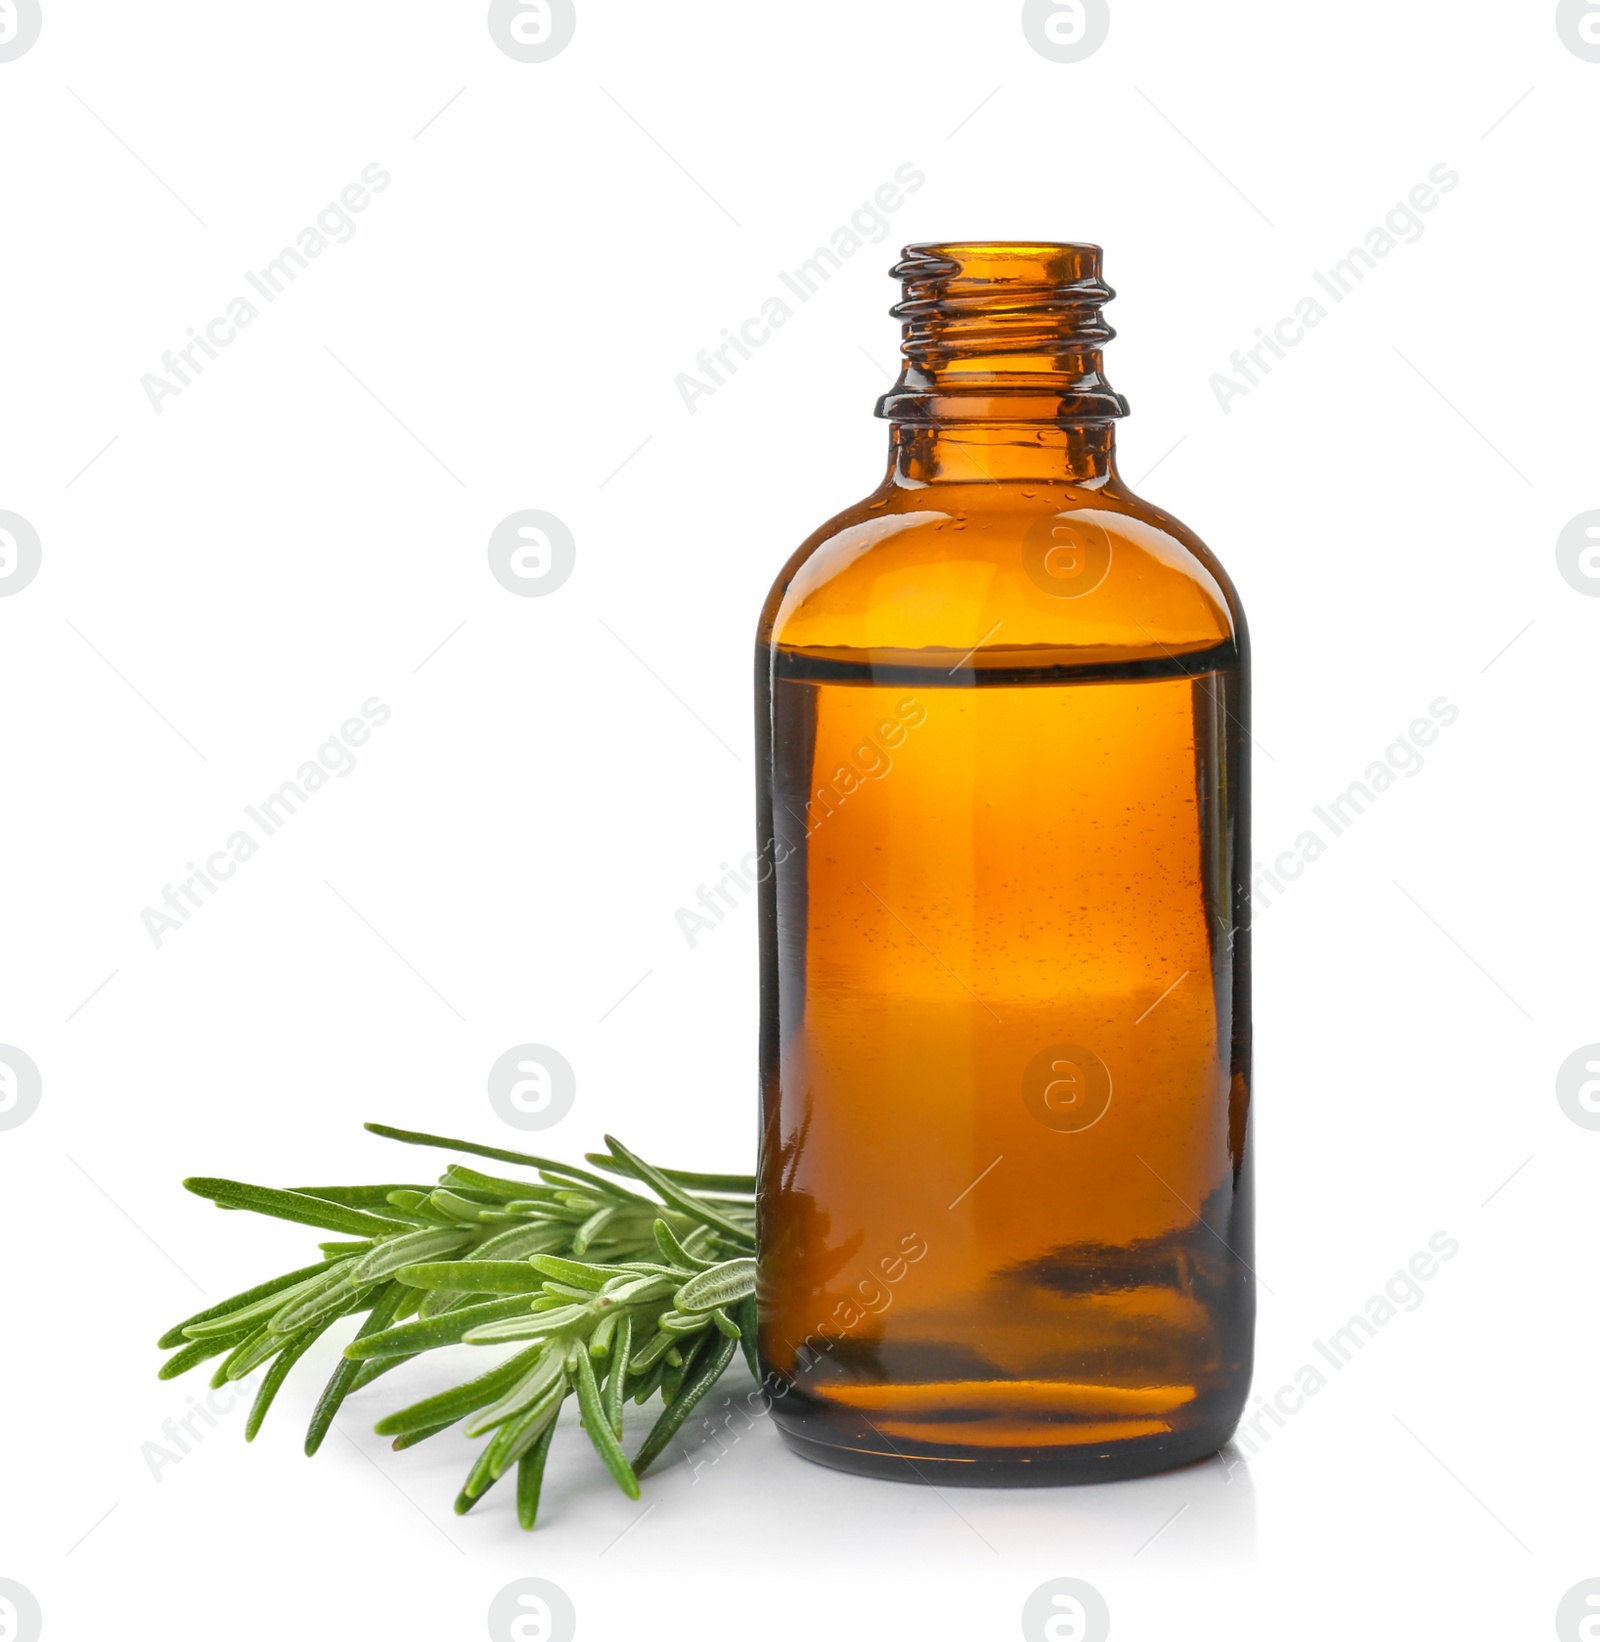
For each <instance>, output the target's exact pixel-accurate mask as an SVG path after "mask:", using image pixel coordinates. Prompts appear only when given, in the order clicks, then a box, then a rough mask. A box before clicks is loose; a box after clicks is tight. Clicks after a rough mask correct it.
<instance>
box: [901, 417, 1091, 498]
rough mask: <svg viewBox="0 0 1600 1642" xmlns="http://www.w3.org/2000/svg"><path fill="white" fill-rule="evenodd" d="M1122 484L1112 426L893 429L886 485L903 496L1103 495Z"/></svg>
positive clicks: (914, 425)
mask: <svg viewBox="0 0 1600 1642" xmlns="http://www.w3.org/2000/svg"><path fill="white" fill-rule="evenodd" d="M1116 477H1117V468H1116V428H1115V425H1114V424H1113V423H1110V422H1089V423H1074V424H1061V423H1046V422H1040V423H1033V422H955V423H943V424H941V423H938V422H891V424H890V426H889V471H888V474H887V475H886V482H887V483H889V484H892V485H896V486H899V487H901V488H903V489H921V488H922V487H923V486H925V485H938V484H947V485H948V484H963V485H970V484H1010V483H1033V484H1045V485H1078V486H1082V487H1084V488H1086V489H1090V490H1095V489H1099V488H1101V487H1102V486H1104V485H1106V484H1109V483H1112V482H1114V481H1115V479H1116Z"/></svg>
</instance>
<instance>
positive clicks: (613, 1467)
mask: <svg viewBox="0 0 1600 1642" xmlns="http://www.w3.org/2000/svg"><path fill="white" fill-rule="evenodd" d="M578 1407H579V1408H581V1409H582V1410H583V1428H584V1430H585V1431H587V1432H588V1433H589V1441H590V1442H592V1443H593V1444H594V1446H595V1452H596V1453H598V1454H599V1456H600V1458H601V1459H602V1460H604V1461H605V1466H606V1470H608V1471H609V1472H610V1473H611V1475H612V1476H613V1477H615V1478H616V1482H617V1487H619V1488H620V1489H621V1490H622V1491H623V1493H625V1494H626V1495H627V1496H628V1498H629V1499H638V1497H639V1479H638V1477H636V1476H635V1475H634V1471H633V1467H632V1466H631V1465H629V1464H628V1456H627V1455H626V1454H624V1453H623V1451H622V1444H621V1443H620V1442H618V1441H617V1434H616V1432H614V1431H613V1430H612V1429H611V1422H610V1421H609V1420H608V1419H607V1418H606V1414H605V1410H604V1409H603V1408H601V1406H600V1386H599V1384H598V1382H597V1381H596V1380H595V1377H594V1363H593V1362H592V1361H591V1359H590V1357H589V1353H588V1352H587V1351H585V1352H581V1353H580V1354H579V1356H578Z"/></svg>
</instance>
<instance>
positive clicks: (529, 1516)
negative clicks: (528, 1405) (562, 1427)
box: [517, 1420, 556, 1528]
mask: <svg viewBox="0 0 1600 1642" xmlns="http://www.w3.org/2000/svg"><path fill="white" fill-rule="evenodd" d="M555 1434H556V1422H555V1421H554V1420H552V1421H551V1422H550V1423H549V1424H548V1425H547V1426H546V1427H545V1428H544V1430H543V1431H541V1432H540V1433H539V1436H538V1438H537V1439H536V1440H535V1442H534V1445H533V1447H532V1448H530V1449H529V1450H528V1451H527V1453H526V1454H524V1455H523V1456H522V1458H521V1459H520V1460H518V1461H517V1521H518V1522H519V1523H521V1525H522V1526H523V1527H524V1528H532V1527H533V1524H534V1522H535V1520H536V1519H537V1517H538V1515H539V1489H540V1486H541V1484H542V1483H543V1481H544V1462H545V1459H546V1458H547V1457H548V1455H549V1453H550V1444H551V1442H552V1441H553V1440H554V1438H555Z"/></svg>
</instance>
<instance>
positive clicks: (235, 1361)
mask: <svg viewBox="0 0 1600 1642" xmlns="http://www.w3.org/2000/svg"><path fill="white" fill-rule="evenodd" d="M367 1128H368V1129H369V1130H371V1131H372V1132H373V1133H374V1134H378V1135H382V1136H385V1137H386V1138H388V1139H391V1140H398V1141H402V1142H405V1143H406V1144H408V1145H414V1146H435V1147H442V1148H444V1149H446V1150H449V1151H455V1152H463V1153H467V1154H469V1155H471V1156H475V1157H482V1158H492V1159H494V1160H496V1161H497V1162H501V1163H510V1164H514V1165H517V1166H520V1167H522V1168H525V1169H529V1170H532V1171H533V1173H534V1175H535V1176H536V1177H537V1178H535V1179H531V1180H519V1179H511V1178H506V1177H502V1176H499V1175H490V1174H485V1173H482V1172H481V1171H479V1170H477V1169H473V1168H470V1167H468V1166H467V1165H466V1164H464V1163H452V1164H451V1165H450V1166H449V1167H448V1168H447V1169H446V1170H445V1172H444V1173H443V1174H442V1175H441V1176H440V1177H439V1180H438V1182H437V1184H435V1185H433V1186H426V1185H420V1184H418V1185H411V1184H395V1185H380V1186H303V1187H299V1188H296V1189H293V1190H289V1191H283V1190H278V1189H275V1188H271V1187H264V1186H252V1185H247V1184H244V1183H242V1182H240V1181H235V1180H217V1179H211V1178H200V1179H191V1180H186V1181H185V1182H184V1185H185V1186H186V1187H187V1188H188V1189H189V1190H190V1191H192V1192H194V1193H196V1195H198V1196H200V1197H205V1198H209V1199H210V1200H211V1201H212V1202H214V1203H215V1204H217V1205H218V1207H220V1208H225V1209H244V1210H249V1211H251V1212H253V1213H256V1214H265V1215H270V1216H273V1217H275V1218H278V1219H282V1220H290V1221H294V1222H296V1223H298V1224H301V1225H306V1226H315V1227H318V1228H320V1229H322V1230H325V1231H331V1232H338V1233H340V1234H341V1237H340V1239H339V1240H338V1241H330V1242H325V1243H323V1244H322V1245H321V1249H322V1253H323V1256H324V1258H323V1259H322V1260H321V1261H319V1262H316V1263H314V1264H312V1265H309V1266H302V1267H300V1268H299V1269H298V1270H295V1271H291V1272H286V1273H284V1274H283V1275H282V1276H281V1277H275V1278H272V1279H270V1280H269V1281H267V1282H265V1283H258V1284H257V1285H256V1286H255V1287H253V1288H249V1289H246V1290H244V1291H243V1292H242V1293H239V1294H236V1295H234V1296H233V1297H232V1298H231V1299H228V1300H224V1301H222V1302H221V1303H220V1304H218V1305H214V1306H209V1307H207V1308H206V1309H205V1310H204V1311H201V1312H197V1313H196V1314H195V1315H194V1316H192V1317H189V1318H186V1319H185V1320H184V1321H183V1322H181V1323H178V1324H177V1325H175V1326H174V1327H173V1328H170V1329H168V1330H167V1332H166V1333H165V1334H163V1335H162V1336H161V1339H160V1340H159V1342H158V1344H159V1346H160V1347H161V1348H162V1349H164V1350H171V1351H172V1352H173V1355H172V1356H171V1357H169V1358H168V1359H167V1361H166V1363H165V1364H164V1365H163V1366H162V1369H161V1371H160V1372H161V1377H162V1378H163V1379H170V1378H172V1377H174V1376H176V1375H178V1374H181V1373H183V1372H185V1371H187V1370H188V1369H190V1368H192V1367H194V1366H196V1365H197V1364H198V1363H200V1362H202V1361H208V1360H210V1359H211V1358H213V1357H222V1358H223V1361H222V1363H221V1366H220V1367H218V1368H217V1370H216V1371H215V1374H214V1375H213V1379H212V1384H213V1385H218V1386H220V1385H222V1384H225V1383H226V1382H227V1381H229V1380H240V1379H243V1378H244V1377H245V1376H246V1375H247V1374H250V1373H252V1372H254V1371H255V1370H256V1369H259V1368H261V1367H262V1366H263V1365H270V1366H268V1369H267V1373H266V1376H265V1378H264V1379H263V1381H262V1384H261V1388H260V1390H259V1391H258V1393H257V1395H256V1400H255V1404H254V1406H253V1407H252V1408H251V1410H250V1414H249V1417H248V1419H247V1421H246V1424H245V1437H246V1439H247V1440H253V1439H254V1437H255V1435H256V1432H257V1431H259V1430H260V1428H261V1422H262V1420H263V1419H264V1418H265V1417H266V1414H267V1410H268V1409H269V1408H270V1407H271V1405H272V1401H273V1399H274V1397H275V1396H276V1395H277V1393H278V1390H279V1388H280V1387H281V1386H282V1384H283V1382H284V1380H285V1379H286V1378H287V1376H288V1374H289V1372H290V1370H291V1369H292V1368H293V1367H294V1365H295V1363H296V1362H298V1360H299V1359H300V1358H301V1357H302V1356H303V1355H304V1354H305V1352H306V1351H307V1350H309V1349H310V1347H311V1346H312V1345H313V1344H314V1343H315V1342H316V1341H317V1340H318V1339H319V1338H320V1337H321V1336H322V1334H324V1333H325V1332H326V1331H327V1330H328V1329H329V1328H331V1327H332V1326H333V1324H334V1323H335V1322H337V1321H338V1320H339V1319H340V1318H343V1317H348V1316H351V1315H363V1317H364V1320H363V1322H362V1324H361V1326H360V1328H359V1329H358V1331H357V1333H356V1336H355V1338H354V1339H353V1340H352V1341H351V1342H350V1344H349V1345H347V1346H346V1347H345V1351H344V1360H343V1361H342V1362H341V1363H340V1365H339V1367H338V1368H337V1370H335V1372H334V1374H333V1376H332V1378H331V1379H330V1380H329V1381H328V1383H327V1385H326V1386H325V1387H324V1389H323V1392H322V1395H321V1397H320V1398H319V1400H318V1402H317V1405H316V1409H315V1412H314V1413H313V1415H312V1418H311V1425H310V1428H309V1430H308V1431H307V1433H306V1443H305V1447H306V1452H307V1453H308V1454H314V1453H315V1452H316V1451H317V1449H318V1447H319V1446H320V1445H321V1442H322V1440H323V1438H324V1437H325V1436H326V1435H327V1433H328V1430H329V1428H330V1426H331V1425H332V1424H333V1420H334V1417H335V1415H337V1413H338V1412H339V1409H340V1407H341V1405H342V1404H343V1402H344V1400H345V1398H346V1397H348V1396H349V1395H350V1393H351V1392H352V1391H355V1390H358V1389H359V1388H360V1387H361V1386H363V1385H366V1384H368V1383H370V1382H371V1381H372V1380H374V1379H376V1378H377V1377H378V1376H379V1375H380V1374H383V1373H385V1372H387V1371H388V1370H389V1369H391V1368H394V1367H397V1366H398V1365H400V1364H401V1363H404V1362H407V1361H409V1360H410V1359H411V1358H413V1357H416V1356H418V1355H420V1354H421V1353H422V1352H424V1351H429V1350H433V1349H434V1348H436V1347H438V1346H441V1345H453V1344H456V1343H457V1342H461V1341H465V1342H466V1343H467V1344H469V1345H497V1344H502V1343H507V1342H510V1343H517V1344H519V1346H520V1349H519V1350H518V1351H516V1352H515V1353H514V1354H513V1355H512V1356H510V1357H507V1358H506V1359H505V1360H504V1361H503V1362H500V1363H497V1364H496V1365H495V1366H493V1367H492V1368H490V1369H489V1370H488V1371H487V1372H485V1373H481V1374H479V1375H477V1376H476V1377H475V1378H473V1379H471V1380H468V1381H466V1382H465V1383H464V1384H462V1385H459V1386H456V1387H455V1388H453V1389H452V1390H449V1391H444V1392H440V1393H438V1394H436V1395H434V1396H431V1397H427V1398H424V1399H423V1400H422V1401H421V1402H418V1403H414V1404H412V1405H411V1406H409V1407H407V1408H402V1409H400V1410H398V1411H397V1412H395V1413H393V1414H390V1415H387V1416H386V1417H385V1418H384V1419H382V1420H380V1421H379V1422H378V1426H377V1430H378V1432H379V1433H380V1434H381V1435H383V1436H387V1437H392V1438H393V1441H394V1446H395V1447H396V1448H397V1449H398V1448H409V1447H411V1446H413V1445H414V1444H416V1443H419V1442H424V1441H426V1440H427V1439H428V1438H429V1437H432V1436H436V1435H437V1434H438V1433H439V1432H441V1431H445V1430H448V1429H449V1428H450V1427H451V1426H452V1425H455V1424H457V1423H459V1422H461V1421H463V1420H465V1421H467V1424H466V1427H465V1429H466V1433H467V1435H468V1436H472V1437H480V1436H481V1437H487V1438H488V1441H487V1443H486V1444H485V1446H484V1448H483V1450H482V1452H481V1453H480V1454H479V1456H478V1458H477V1460H476V1462H475V1463H474V1464H473V1466H472V1469H471V1470H470V1471H469V1473H468V1475H467V1478H466V1481H465V1482H464V1483H463V1485H462V1489H461V1493H460V1496H459V1497H458V1498H457V1500H456V1510H457V1511H458V1512H464V1511H469V1510H471V1509H472V1507H473V1506H474V1505H475V1504H477V1502H478V1501H479V1500H480V1499H482V1498H483V1496H484V1495H485V1494H486V1493H487V1492H488V1491H489V1489H490V1488H491V1487H492V1486H493V1485H494V1484H495V1483H496V1482H497V1481H499V1479H500V1478H501V1477H502V1476H504V1475H506V1473H507V1472H509V1471H512V1470H515V1472H516V1477H517V1516H518V1520H519V1521H520V1522H521V1524H522V1526H523V1527H524V1528H531V1527H532V1526H533V1524H534V1519H535V1517H536V1516H537V1514H538V1507H539V1492H540V1486H541V1483H542V1480H543V1475H544V1465H545V1458H546V1456H547V1454H548V1453H549V1450H550V1443H551V1439H552V1437H553V1436H554V1433H555V1426H556V1420H557V1418H558V1416H559V1414H560V1411H561V1407H562V1404H563V1403H564V1402H565V1401H566V1399H567V1398H568V1397H569V1396H574V1395H575V1396H576V1397H577V1399H578V1407H579V1409H580V1411H581V1416H582V1425H583V1429H584V1431H585V1432H586V1433H587V1434H588V1437H589V1440H590V1442H591V1443H592V1444H593V1446H594V1449H595V1452H596V1453H597V1454H598V1455H599V1456H600V1459H601V1460H602V1462H603V1463H604V1464H605V1467H606V1469H607V1470H608V1471H609V1472H610V1473H611V1475H612V1477H613V1478H614V1479H615V1481H616V1483H617V1485H618V1486H619V1487H620V1488H621V1489H622V1490H623V1492H624V1493H626V1494H627V1495H629V1497H630V1498H633V1499H637V1498H638V1497H639V1480H638V1479H639V1476H640V1475H641V1474H642V1473H643V1472H644V1471H645V1470H646V1469H647V1467H648V1466H649V1465H650V1464H651V1462H652V1461H653V1460H655V1459H656V1458H658V1457H659V1455H660V1454H661V1453H662V1451H663V1450H664V1449H665V1448H666V1445H667V1443H668V1442H669V1441H670V1440H671V1438H672V1436H673V1435H674V1433H675V1432H676V1431H677V1430H678V1429H679V1428H680V1427H681V1426H682V1425H683V1423H684V1421H685V1420H686V1419H687V1418H688V1417H689V1415H690V1414H691V1413H692V1412H693V1410H694V1408H695V1407H696V1405H697V1404H699V1403H700V1401H701V1400H702V1399H703V1398H704V1397H705V1396H706V1395H707V1394H708V1393H709V1392H710V1391H711V1389H712V1388H713V1386H715V1385H716V1383H717V1381H718V1380H719V1379H720V1378H721V1377H722V1374H723V1371H724V1370H725V1369H726V1368H727V1367H728V1365H729V1364H730V1363H731V1362H732V1360H733V1357H734V1355H735V1353H736V1351H737V1350H738V1348H739V1347H740V1346H741V1345H742V1346H743V1348H744V1353H745V1358H746V1361H747V1362H748V1364H749V1365H750V1368H751V1371H752V1372H753V1373H755V1372H758V1371H757V1367H756V1358H755V1348H754V1338H753V1335H754V1329H755V1298H754V1296H755V1260H754V1259H753V1255H754V1252H755V1236H754V1220H755V1210H754V1192H755V1182H754V1180H753V1179H752V1178H751V1177H750V1176H748V1175H722V1174H696V1173H692V1172H688V1171H683V1170H674V1169H660V1168H656V1167H654V1166H653V1165H651V1164H649V1163H646V1162H645V1161H644V1159H643V1158H640V1157H638V1156H636V1155H635V1154H634V1153H633V1152H630V1151H629V1150H628V1149H627V1147H625V1146H624V1145H622V1143H621V1142H620V1141H617V1140H614V1139H612V1138H611V1137H610V1136H609V1135H608V1136H607V1137H606V1145H607V1147H608V1151H606V1152H604V1153H593V1152H591V1153H589V1154H588V1159H587V1160H588V1161H589V1162H591V1163H593V1164H594V1165H595V1166H596V1167H597V1168H599V1169H603V1170H605V1171H606V1174H605V1175H600V1174H595V1173H594V1172H592V1171H591V1170H588V1169H581V1168H574V1167H573V1166H572V1165H570V1164H565V1163H560V1162H557V1161H555V1160H553V1159H550V1158H544V1157H535V1156H531V1155H528V1154H526V1153H522V1152H514V1151H507V1150H505V1149H503V1148H500V1147H493V1146H479V1145H475V1144H473V1143H472V1142H469V1141H461V1140H450V1139H446V1138H444V1137H442V1136H438V1135H430V1134H420V1133H417V1132H415V1131H413V1130H407V1129H393V1128H390V1127H388V1126H387V1125H384V1124H379V1123H369V1124H368V1125H367ZM608 1176H609V1177H612V1178H608ZM618 1176H620V1177H621V1179H622V1180H626V1181H631V1182H632V1183H633V1184H634V1185H638V1186H642V1187H644V1188H646V1189H647V1190H648V1191H649V1192H651V1193H653V1194H654V1195H653V1196H645V1195H643V1193H641V1192H639V1191H635V1190H633V1189H632V1187H631V1186H625V1185H623V1184H622V1183H621V1181H619V1180H618V1179H617V1178H615V1177H618ZM657 1392H659V1393H660V1396H661V1399H662V1403H663V1409H662V1412H661V1414H660V1416H659V1418H658V1419H657V1420H656V1423H655V1425H654V1427H653V1429H652V1430H651V1432H650V1434H649V1435H648V1436H647V1437H646V1438H645V1441H644V1443H643V1445H642V1446H641V1447H640V1449H639V1452H638V1453H637V1454H636V1455H635V1456H634V1458H633V1459H632V1460H631V1461H630V1460H629V1459H628V1457H627V1454H626V1452H625V1451H624V1449H623V1447H622V1441H621V1439H622V1408H623V1404H624V1403H625V1402H626V1401H627V1400H628V1399H629V1398H630V1397H631V1398H633V1400H634V1401H635V1402H636V1403H640V1404H642V1403H645V1402H647V1401H648V1400H649V1399H650V1398H651V1397H652V1396H654V1395H655V1394H656V1393H657Z"/></svg>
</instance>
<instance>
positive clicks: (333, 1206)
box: [183, 1175, 409, 1237]
mask: <svg viewBox="0 0 1600 1642" xmlns="http://www.w3.org/2000/svg"><path fill="white" fill-rule="evenodd" d="M183 1185H184V1189H185V1190H186V1191H191V1192H193V1193H194V1194H195V1196H196V1197H208V1198H210V1199H211V1201H212V1202H213V1203H215V1204H216V1205H217V1206H218V1207H219V1208H223V1209H249V1210H250V1211H251V1212H252V1213H254V1214H270V1215H273V1216H274V1217H276V1218H277V1219H279V1220H296V1221H298V1222H299V1223H300V1224H301V1225H303V1226H320V1227H322V1229H323V1230H324V1231H336V1232H348V1233H350V1234H351V1235H352V1236H354V1237H381V1236H388V1235H390V1234H391V1233H393V1232H397V1231H404V1230H408V1229H409V1228H407V1227H406V1226H404V1225H403V1223H402V1222H400V1221H397V1220H387V1219H380V1218H379V1217H378V1216H377V1215H375V1214H367V1213H365V1212H364V1211H363V1210H361V1209H347V1208H345V1207H343V1205H341V1204H338V1203H330V1202H329V1201H328V1200H327V1199H326V1198H323V1197H308V1196H307V1195H306V1194H305V1193H303V1192H282V1191H278V1190H277V1189H276V1188H274V1187H272V1186H251V1185H248V1184H246V1183H245V1182H244V1181H242V1180H216V1179H212V1178H210V1177H208V1176H204V1175H199V1176H192V1177H191V1178H190V1179H188V1180H186V1181H184V1183H183Z"/></svg>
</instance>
